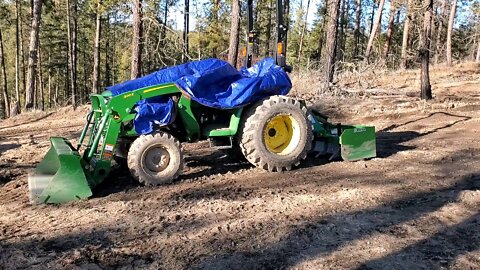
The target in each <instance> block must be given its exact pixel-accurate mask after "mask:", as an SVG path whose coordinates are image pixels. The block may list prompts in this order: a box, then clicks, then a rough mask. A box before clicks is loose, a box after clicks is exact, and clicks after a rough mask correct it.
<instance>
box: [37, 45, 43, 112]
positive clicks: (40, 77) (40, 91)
mask: <svg viewBox="0 0 480 270" xmlns="http://www.w3.org/2000/svg"><path fill="white" fill-rule="evenodd" d="M37 74H38V87H37V90H38V96H37V97H38V98H37V100H40V107H39V108H40V110H42V111H43V110H45V99H44V98H43V92H44V89H43V73H42V52H41V46H40V44H39V46H38V72H37Z"/></svg>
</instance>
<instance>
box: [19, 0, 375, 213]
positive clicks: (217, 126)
mask: <svg viewBox="0 0 480 270" xmlns="http://www.w3.org/2000/svg"><path fill="white" fill-rule="evenodd" d="M251 2H252V1H250V0H249V1H248V3H249V9H248V10H249V11H250V12H249V14H250V13H251ZM281 4H282V0H278V7H277V8H278V10H283V8H282V7H281ZM279 14H280V12H279ZM277 17H278V20H279V21H278V26H277V29H278V31H277V32H278V37H277V43H278V48H279V49H278V52H277V53H276V59H275V60H276V61H275V62H276V64H277V65H278V66H280V67H282V68H283V69H285V70H289V69H290V68H289V67H288V66H286V64H285V48H286V46H284V44H283V43H284V37H285V36H286V31H282V29H286V28H285V27H284V26H283V21H282V19H281V18H282V16H277ZM249 18H251V15H250V16H249ZM249 21H250V20H249ZM249 25H250V26H249V37H253V36H254V33H253V31H252V28H251V24H250V23H249ZM252 43H253V41H252V42H250V40H249V47H250V46H251V44H252ZM247 51H248V52H249V53H248V55H247V57H246V66H247V67H249V66H251V59H252V57H251V55H250V54H251V50H250V49H247ZM158 97H168V98H169V99H170V100H172V104H173V107H174V108H173V110H172V111H173V118H172V120H171V121H169V122H168V125H162V126H157V127H156V128H155V130H153V131H152V132H149V133H148V134H139V133H138V131H137V130H136V129H135V125H134V121H135V119H136V117H137V114H138V110H136V108H137V105H138V103H139V102H141V101H144V100H149V99H152V98H158ZM91 105H92V110H91V112H90V113H89V114H88V116H87V121H86V124H85V127H84V129H83V131H82V133H81V135H80V138H79V140H78V144H77V145H75V146H74V145H72V144H71V143H70V142H69V141H68V140H67V139H65V138H60V137H53V138H51V144H52V147H51V149H50V150H49V151H48V153H47V154H46V156H45V158H44V159H43V160H42V161H41V162H40V163H39V164H38V166H37V167H36V169H35V171H34V173H33V174H31V175H30V176H29V179H28V184H29V192H30V200H31V201H32V202H34V203H54V204H58V203H64V202H68V201H73V200H80V199H85V198H88V197H90V196H92V189H93V188H94V187H95V186H97V185H98V184H100V183H101V182H102V181H103V180H104V179H105V178H106V177H107V176H108V175H109V172H110V170H111V167H112V164H113V161H114V160H117V161H120V162H117V163H119V164H126V166H128V168H129V170H130V172H131V174H132V177H133V178H135V179H136V180H137V181H138V182H140V183H142V184H144V185H148V186H155V185H162V184H167V183H171V182H172V181H174V180H175V179H176V178H177V177H178V176H179V175H180V174H181V173H182V169H183V165H184V161H183V150H182V143H190V142H197V141H200V140H208V141H209V142H210V146H211V147H214V148H216V149H221V150H228V151H227V152H228V153H235V154H242V155H243V156H244V157H245V158H246V159H247V160H248V161H249V162H250V163H251V164H253V165H254V166H256V167H258V168H262V169H265V170H268V171H272V172H281V171H288V170H291V169H292V168H294V167H295V166H298V165H299V164H300V163H301V162H302V161H303V160H304V159H305V158H306V157H307V154H309V153H311V152H314V153H317V154H329V155H330V156H331V158H334V157H341V158H343V159H344V160H348V161H354V160H360V159H366V158H371V157H375V155H376V146H375V144H376V143H375V128H374V127H370V126H348V125H339V124H331V123H329V122H328V121H327V118H326V117H325V116H323V115H322V114H321V113H319V112H317V111H315V110H311V109H308V108H307V106H306V104H305V102H304V101H302V100H297V99H294V98H291V97H288V96H283V95H271V96H266V97H263V98H262V99H260V100H257V101H256V102H252V103H249V104H246V105H244V106H241V107H235V108H228V109H219V108H214V107H209V106H205V105H204V104H202V103H200V102H198V101H196V100H195V99H193V98H192V96H190V95H189V94H188V93H186V92H185V91H184V89H182V88H181V87H180V86H178V85H177V84H175V83H173V82H171V83H162V84H157V85H149V86H146V87H141V88H138V89H135V90H131V91H127V92H125V93H122V94H119V95H113V94H112V92H111V91H105V92H104V93H102V94H101V95H92V96H91ZM122 160H123V161H125V162H121V161H122Z"/></svg>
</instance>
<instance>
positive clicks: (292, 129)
mask: <svg viewBox="0 0 480 270" xmlns="http://www.w3.org/2000/svg"><path fill="white" fill-rule="evenodd" d="M245 118H246V119H245V120H244V123H243V125H242V134H241V142H240V147H241V149H242V153H243V155H244V156H245V157H246V158H247V160H248V161H249V162H250V163H252V164H253V165H255V166H256V167H259V168H263V169H265V170H268V171H278V172H280V171H284V170H286V171H288V170H291V169H292V167H293V166H298V165H299V164H300V162H301V161H302V160H303V159H305V158H306V157H307V153H308V152H309V151H310V149H311V148H312V140H313V131H312V125H311V123H310V121H309V120H308V113H307V108H306V107H305V105H304V104H302V103H301V102H299V101H298V100H295V99H292V98H289V97H285V96H272V97H270V98H268V99H266V100H264V101H263V102H262V103H260V104H257V105H254V107H252V108H250V110H248V111H247V112H246V115H245Z"/></svg>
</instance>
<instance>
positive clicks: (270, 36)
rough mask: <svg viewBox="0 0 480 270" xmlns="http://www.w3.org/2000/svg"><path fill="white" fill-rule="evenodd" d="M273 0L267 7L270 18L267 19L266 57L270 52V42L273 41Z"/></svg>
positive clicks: (269, 1) (269, 0)
mask: <svg viewBox="0 0 480 270" xmlns="http://www.w3.org/2000/svg"><path fill="white" fill-rule="evenodd" d="M272 5H273V3H272V0H268V8H267V11H268V19H267V27H266V29H265V31H266V33H265V54H264V55H265V57H268V56H269V54H270V42H271V40H270V39H271V38H272V13H273V10H272Z"/></svg>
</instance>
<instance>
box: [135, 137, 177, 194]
mask: <svg viewBox="0 0 480 270" xmlns="http://www.w3.org/2000/svg"><path fill="white" fill-rule="evenodd" d="M128 168H129V169H130V172H131V174H132V176H133V177H134V178H135V179H136V180H137V181H139V182H140V183H143V184H145V185H147V186H157V185H162V184H168V183H171V182H173V180H175V179H176V178H177V177H178V176H179V175H180V173H181V172H182V169H183V152H182V147H181V145H180V142H179V141H178V140H177V139H176V138H175V137H173V136H172V135H170V134H168V133H166V132H158V133H154V134H149V135H142V136H140V137H138V138H137V139H136V140H135V141H134V142H133V144H132V145H131V146H130V150H129V152H128Z"/></svg>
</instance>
